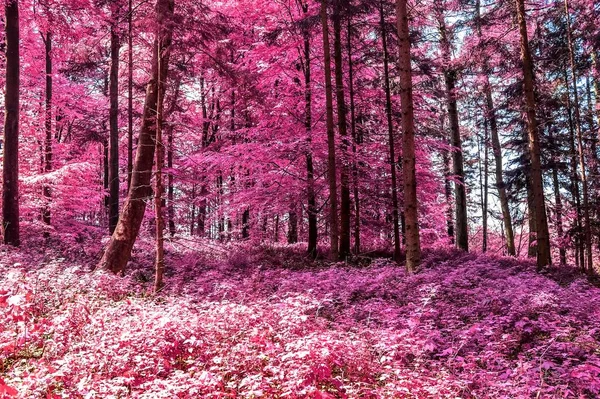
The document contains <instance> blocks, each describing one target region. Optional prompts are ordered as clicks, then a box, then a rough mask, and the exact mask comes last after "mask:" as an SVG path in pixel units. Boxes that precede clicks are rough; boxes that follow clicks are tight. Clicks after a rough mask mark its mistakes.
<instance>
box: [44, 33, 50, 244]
mask: <svg viewBox="0 0 600 399" xmlns="http://www.w3.org/2000/svg"><path fill="white" fill-rule="evenodd" d="M44 46H45V57H46V115H45V121H44V122H45V130H46V140H45V142H44V147H45V148H44V172H46V173H49V172H51V171H52V33H50V31H48V32H46V37H45V38H44ZM43 195H44V209H43V210H42V221H43V222H44V224H46V225H48V226H49V225H50V201H51V200H52V194H51V192H50V186H49V185H48V183H45V184H44V188H43ZM49 233H50V232H49V231H48V230H46V231H44V236H45V237H49Z"/></svg>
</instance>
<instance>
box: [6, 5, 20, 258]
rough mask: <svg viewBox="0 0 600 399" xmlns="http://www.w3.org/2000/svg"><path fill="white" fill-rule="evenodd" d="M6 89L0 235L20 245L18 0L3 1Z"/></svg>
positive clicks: (9, 241) (7, 242)
mask: <svg viewBox="0 0 600 399" xmlns="http://www.w3.org/2000/svg"><path fill="white" fill-rule="evenodd" d="M4 24H5V29H6V31H5V40H6V53H5V54H6V56H5V57H6V90H5V93H4V152H3V158H2V159H3V163H4V165H3V168H2V235H3V240H4V244H7V245H12V246H17V247H18V246H19V245H20V243H21V240H20V236H19V88H20V73H19V70H20V60H19V2H18V0H13V1H9V2H7V3H6V5H5V19H4Z"/></svg>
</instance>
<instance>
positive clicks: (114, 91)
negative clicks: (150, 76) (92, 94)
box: [108, 4, 121, 234]
mask: <svg viewBox="0 0 600 399" xmlns="http://www.w3.org/2000/svg"><path fill="white" fill-rule="evenodd" d="M112 7H116V5H114V4H113V5H112ZM118 17H119V16H118V12H116V11H113V13H112V22H111V26H110V77H109V80H110V82H109V101H110V112H109V120H110V121H109V125H110V134H109V144H108V157H109V160H108V164H109V168H108V185H109V194H108V198H109V200H108V229H109V231H110V234H112V233H113V232H114V231H115V227H116V226H117V222H118V221H119V48H120V47H121V45H120V43H119V35H118V33H117V29H118V26H117V20H118Z"/></svg>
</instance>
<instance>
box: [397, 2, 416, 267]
mask: <svg viewBox="0 0 600 399" xmlns="http://www.w3.org/2000/svg"><path fill="white" fill-rule="evenodd" d="M396 14H397V24H398V26H397V28H398V51H399V55H398V73H399V75H400V101H401V108H402V133H403V134H402V171H403V173H404V215H405V224H406V268H407V270H408V271H409V272H412V271H414V270H416V268H417V267H419V264H420V262H421V240H420V235H419V212H418V201H417V178H416V156H415V124H414V108H413V93H412V90H413V88H412V70H411V66H410V60H411V58H410V35H409V31H408V10H407V7H406V0H396Z"/></svg>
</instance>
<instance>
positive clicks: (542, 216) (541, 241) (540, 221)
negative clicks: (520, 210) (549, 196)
mask: <svg viewBox="0 0 600 399" xmlns="http://www.w3.org/2000/svg"><path fill="white" fill-rule="evenodd" d="M515 1H516V12H517V19H518V21H519V33H520V36H521V61H522V67H523V93H524V97H525V110H526V114H527V133H528V141H529V156H530V162H531V168H530V176H531V178H530V181H531V186H532V187H531V191H532V194H533V205H534V207H535V224H536V230H537V235H536V242H537V267H538V270H541V269H542V268H544V267H545V266H548V265H550V264H551V263H552V259H551V255H550V234H549V231H548V219H547V216H546V203H545V199H544V184H543V180H542V163H541V149H540V138H539V132H538V126H537V119H536V109H535V88H534V75H533V60H532V58H531V51H530V48H529V38H528V36H527V20H526V14H525V3H524V0H515ZM531 210H532V209H530V211H531Z"/></svg>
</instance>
